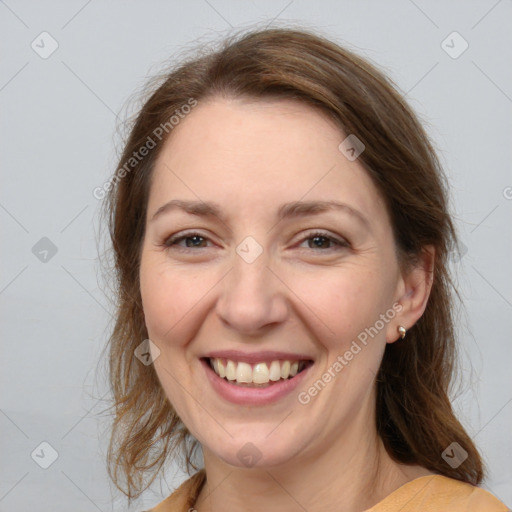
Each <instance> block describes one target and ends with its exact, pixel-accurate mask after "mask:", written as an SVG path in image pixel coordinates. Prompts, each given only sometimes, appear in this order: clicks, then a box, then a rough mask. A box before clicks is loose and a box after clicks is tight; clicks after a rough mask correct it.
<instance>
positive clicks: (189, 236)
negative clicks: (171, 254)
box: [162, 233, 208, 249]
mask: <svg viewBox="0 0 512 512" xmlns="http://www.w3.org/2000/svg"><path fill="white" fill-rule="evenodd" d="M207 242H208V238H206V237H205V236H203V235H201V234H199V233H185V234H181V235H173V236H171V237H169V238H167V239H166V240H165V242H164V243H163V244H162V245H164V246H165V247H173V246H178V247H181V248H183V249H193V248H198V249H203V248H205V247H208V246H207ZM183 243H184V244H183Z"/></svg>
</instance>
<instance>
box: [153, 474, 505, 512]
mask: <svg viewBox="0 0 512 512" xmlns="http://www.w3.org/2000/svg"><path fill="white" fill-rule="evenodd" d="M205 481H206V475H205V472H204V469H202V470H200V471H198V472H197V473H196V474H195V475H194V476H192V477H191V478H189V479H188V480H186V481H185V482H184V483H183V484H181V486H180V487H178V489H177V490H176V491H174V492H173V493H172V494H171V495H170V496H169V497H168V498H166V499H165V500H164V501H162V502H161V503H159V504H158V505H157V506H156V507H154V508H152V509H151V510H149V511H147V512H188V511H189V509H193V507H194V503H195V501H196V499H197V497H198V496H199V492H200V491H201V487H202V486H203V484H204V482H205ZM366 512H510V509H509V508H507V507H506V506H505V505H504V504H503V503H502V502H501V501H500V500H498V499H497V498H495V497H494V496H493V495H492V494H491V493H489V492H487V491H486V490H484V489H481V488H480V487H475V486H473V485H470V484H467V483H464V482H460V481H459V480H454V479H453V478H448V477H446V476H441V475H430V476H422V477H419V478H416V479H414V480H411V481H410V482H408V483H406V484H404V485H402V486H401V487H399V488H398V489H397V490H396V491H394V492H392V493H391V494H390V495H388V496H386V497H385V498H384V499H383V500H382V501H380V502H379V503H377V505H374V506H373V507H372V508H369V509H368V510H366Z"/></svg>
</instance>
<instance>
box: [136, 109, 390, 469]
mask: <svg viewBox="0 0 512 512" xmlns="http://www.w3.org/2000/svg"><path fill="white" fill-rule="evenodd" d="M345 137H346V135H344V134H343V133H341V131H340V130H339V128H337V127H336V126H335V125H334V124H333V123H332V122H331V121H330V120H328V119H327V118H326V117H324V116H323V115H322V114H320V113H318V112H317V111H315V110H313V109H312V108H310V107H308V106H306V105H303V104H301V103H296V102H293V101H254V102H249V101H242V100H233V99H229V100H228V99H214V100H209V101H207V102H203V103H201V102H200V103H199V105H198V106H197V107H196V108H195V109H194V110H193V111H192V112H191V113H190V114H189V115H188V116H187V117H186V118H185V119H184V120H183V121H181V124H180V125H178V126H177V127H175V128H174V130H173V132H172V136H171V138H169V139H168V140H167V142H166V145H165V146H164V148H163V151H162V153H161V154H160V156H159V159H158V161H157V164H156V167H155V169H154V175H153V182H152V185H151V190H150V196H149V202H148V209H147V222H146V233H145V238H144V242H143V247H142V257H141V267H140V282H141V294H142V300H143V308H144V314H145V320H146V326H147V329H148V334H149V338H150V339H151V340H152V341H153V343H154V344H155V345H156V346H157V347H158V349H159V350H160V354H159V355H158V357H156V359H155V361H154V365H155V370H156V372H157V374H158V377H159V380H160V382H161V385H162V387H163V389H164V390H165V393H166V395H167V396H168V398H169V400H170V402H171V404H172V405H173V407H174V409H175V410H176V412H177V414H178V415H179V416H180V418H181V419H182V421H183V422H184V424H185V425H186V426H187V428H188V429H189V430H190V432H191V433H192V434H193V435H194V436H195V437H196V438H197V439H198V440H199V441H200V443H201V444H202V446H203V449H204V450H205V454H206V453H208V454H210V455H211V456H216V457H218V458H220V459H222V460H223V461H224V462H227V463H229V464H232V465H235V466H243V465H252V464H256V465H257V466H276V465H279V464H286V463H288V462H295V461H297V460H300V459H306V458H307V457H311V456H314V455H315V454H317V453H318V451H321V450H326V449H330V448H332V446H333V445H335V444H336V442H338V441H337V440H339V439H340V438H343V435H344V434H346V435H347V436H348V435H352V434H351V433H353V432H356V431H357V432H364V431H365V430H366V431H367V430H368V428H369V427H368V426H369V425H374V421H372V419H373V418H374V411H373V408H374V400H375V386H374V384H375V375H376V373H377V371H378V367H379V364H380V361H381V358H382V355H383V351H384V347H385V344H386V341H388V342H391V341H394V340H395V339H397V338H398V334H397V332H396V328H397V321H398V320H397V319H398V318H399V310H400V306H399V305H397V300H398V299H399V297H400V271H399V266H398V262H397V258H396V253H395V245H394V240H393V235H392V229H391V225H390V221H389V217H388V214H387V211H386V208H385V205H384V202H383V199H382V198H381V196H380V194H379V193H378V191H377V189H376V188H375V186H374V185H373V183H372V181H371V179H370V177H369V176H368V174H367V173H366V171H365V170H364V169H363V167H362V166H361V164H360V163H359V162H358V161H357V159H356V160H354V161H350V160H349V159H347V158H346V156H345V155H344V154H343V153H342V152H341V151H340V150H339V149H338V146H339V145H340V143H341V142H342V141H343V140H344V139H345Z"/></svg>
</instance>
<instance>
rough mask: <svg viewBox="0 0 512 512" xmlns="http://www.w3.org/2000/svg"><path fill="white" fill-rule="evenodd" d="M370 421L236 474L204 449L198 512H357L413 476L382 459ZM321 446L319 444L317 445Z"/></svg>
mask: <svg viewBox="0 0 512 512" xmlns="http://www.w3.org/2000/svg"><path fill="white" fill-rule="evenodd" d="M374 425H375V420H374V418H368V417H363V416H361V418H360V419H359V421H355V422H353V423H352V425H351V426H350V427H349V428H347V429H345V431H344V432H343V433H336V435H333V436H332V439H326V438H325V437H324V438H323V439H321V440H319V441H318V444H317V445H316V446H315V447H314V449H308V451H307V453H306V451H303V452H302V453H299V454H298V455H296V456H295V457H293V459H291V460H290V461H288V462H287V463H285V464H280V465H278V466H272V467H267V468H238V467H234V466H231V465H229V464H226V463H225V462H223V461H222V460H221V459H220V458H218V457H217V456H216V455H215V454H213V453H212V452H211V451H209V450H207V449H204V461H205V470H206V475H207V481H206V483H205V485H204V486H203V489H202V491H201V493H200V495H199V497H198V499H197V500H196V503H195V509H196V510H197V512H206V511H211V512H216V511H221V510H240V511H244V512H253V511H254V512H256V511H258V512H260V511H261V510H266V511H268V512H273V511H276V512H277V511H279V512H288V511H290V512H291V511H294V512H296V511H297V510H307V511H308V512H320V511H321V512H327V511H331V510H333V511H334V510H336V511H337V512H361V511H362V510H366V509H367V508H370V507H372V506H374V505H375V504H376V503H378V502H379V501H381V500H382V499H384V498H385V497H386V496H387V495H388V494H390V493H391V492H393V491H394V490H396V489H397V488H398V487H400V486H401V485H403V484H405V483H406V482H408V481H410V480H411V479H413V478H414V477H416V476H421V475H422V474H426V473H425V472H422V471H421V469H420V470H419V471H418V469H417V468H414V467H408V466H403V465H400V464H398V463H396V462H394V461H393V460H392V459H391V458H390V457H389V455H388V454H387V452H386V450H385V449H384V446H383V444H382V441H381V440H380V438H379V437H378V435H377V432H376V430H375V427H374ZM320 443H321V444H320Z"/></svg>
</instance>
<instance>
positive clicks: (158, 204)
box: [106, 29, 506, 512]
mask: <svg viewBox="0 0 512 512" xmlns="http://www.w3.org/2000/svg"><path fill="white" fill-rule="evenodd" d="M191 98H192V99H193V101H194V105H195V106H194V109H193V110H191V111H190V112H189V113H188V114H187V116H184V117H183V118H182V119H181V120H180V122H179V123H178V124H177V125H176V126H174V127H173V129H172V131H170V132H169V133H168V134H167V136H165V137H162V138H161V140H160V139H159V140H158V141H156V142H155V147H153V148H152V149H151V151H149V152H148V153H147V155H146V156H145V158H144V159H142V160H141V161H140V162H138V164H137V166H136V167H135V168H134V169H133V170H131V171H130V173H127V174H126V175H125V176H124V177H123V179H121V180H116V181H115V186H114V187H112V188H111V189H110V191H109V195H108V202H107V203H106V209H107V212H108V215H109V227H110V233H111V238H112V244H113V248H114V256H115V265H116V279H117V286H118V289H117V291H118V298H119V302H118V312H117V319H116V324H115V327H114V330H113V333H112V336H111V339H110V378H111V385H112V390H113V394H114V410H115V417H114V424H113V429H112V437H111V442H110V447H109V453H108V459H109V471H110V475H111V477H112V479H113V481H114V482H115V483H116V485H118V487H119V488H120V489H121V490H123V492H125V493H126V494H127V496H128V497H129V498H130V499H131V498H133V497H136V496H138V495H140V493H141V492H142V491H143V490H144V489H146V488H147V487H148V485H149V484H150V483H151V482H152V481H153V480H154V478H155V477H156V476H157V475H158V472H159V471H160V469H161V468H162V466H163V465H164V463H165V462H166V460H167V459H168V458H172V460H173V461H178V460H180V456H181V455H183V456H184V460H185V462H186V467H187V470H188V471H189V473H191V472H192V470H198V469H199V463H198V462H197V459H196V457H195V456H196V455H197V453H196V451H195V450H196V449H197V448H200V450H201V452H202V455H203V458H204V468H201V469H199V471H197V472H196V474H195V475H193V476H192V477H191V478H190V479H189V480H187V481H186V482H185V483H184V484H183V485H182V486H181V487H180V489H178V490H177V491H176V492H175V493H173V494H172V495H171V496H170V497H168V498H167V499H166V500H164V501H163V502H161V503H160V504H159V505H157V506H155V508H154V509H153V510H154V511H156V512H165V511H174V510H176V511H181V510H184V511H186V510H189V509H190V508H194V509H195V510H197V511H199V512H202V511H204V510H245V511H251V510H262V509H263V510H270V511H272V510H276V511H287V510H290V511H292V510H298V509H301V510H308V511H309V512H315V511H319V510H322V511H325V510H334V509H336V510H337V511H347V512H348V511H351V512H356V511H363V510H371V511H372V512H386V511H388V512H389V511H398V510H402V511H405V510H416V511H430V510H448V509H449V510H450V511H452V512H454V511H458V510H472V511H484V510H485V511H502V510H503V511H505V510H506V507H505V506H504V505H503V504H501V503H500V502H499V501H498V500H497V499H496V498H494V497H493V496H492V495H491V494H489V493H487V492H486V491H484V490H483V489H481V488H479V487H477V486H478V484H479V483H481V481H482V478H483V476H484V470H483V467H482V462H481V459H480V456H479V454H478V451H477V449H476V448H475V446H474V444H473V442H472V441H471V439H470V438H469V437H468V435H467V433H466V432H465V430H464V428H463V427H462V426H461V424H460V423H459V422H458V421H457V419H456V418H455V416H454V414H453V411H452V407H451V405H450V401H449V398H448V389H449V385H450V382H451V380H452V377H453V375H454V374H453V368H454V357H455V355H454V354H455V340H454V327H453V320H452V307H453V306H452V290H451V284H450V278H449V274H448V270H447V257H448V255H449V253H450V251H451V250H453V249H454V247H456V239H455V233H454V229H453V225H452V222H451V219H450V216H449V214H448V211H447V198H446V191H445V185H444V178H443V175H442V172H441V169H440V166H439V163H438V160H437V158H436V155H435V153H434V151H433V149H432V146H431V144H430V143H429V141H428V138H427V136H426V135H425V133H424V130H423V129H422V127H421V125H420V124H419V123H418V121H417V119H416V118H415V116H414V114H413V113H412V111H411V110H410V109H409V107H408V106H407V105H406V104H405V102H404V100H403V98H402V97H401V96H400V95H399V94H398V92H396V90H395V88H394V87H393V85H392V83H391V82H390V81H389V80H388V79H387V78H385V77H384V76H383V75H382V74H381V73H380V72H379V71H378V70H377V69H375V68H374V67H373V66H371V65H370V64H369V63H368V62H366V61H365V60H363V59H361V58H360V57H358V56H356V55H355V54H353V53H351V52H349V51H347V50H345V49H343V48H341V47H339V46H337V45H336V44H334V43H333V42H330V41H328V40H326V39H324V38H322V37H320V36H318V35H315V34H312V33H309V32H305V31H297V30H286V29H270V30H262V31H256V32H250V33H246V34H242V35H239V36H235V37H232V38H230V39H229V40H226V41H225V42H224V43H223V45H222V47H221V48H219V49H217V50H212V51H210V52H206V53H205V52H203V54H202V55H200V56H198V57H197V58H193V59H190V60H188V61H186V62H184V63H180V64H179V65H178V66H177V67H176V68H175V69H173V70H172V71H171V72H169V74H168V75H167V76H166V78H165V80H164V81H163V83H162V84H161V85H160V86H159V87H158V88H157V89H156V90H155V91H154V92H153V94H152V95H151V97H150V98H149V100H147V102H146V103H145V104H144V106H143V107H142V109H141V111H140V113H139V115H138V117H137V119H136V120H135V123H134V126H133V128H132V131H131V134H130V136H129V139H128V141H127V143H126V146H125V150H124V153H123V155H122V157H121V160H120V166H122V165H123V162H125V161H127V160H128V159H129V158H130V155H131V154H132V153H133V152H134V151H136V150H137V148H140V147H141V145H143V144H144V141H146V140H148V137H149V136H150V135H151V133H152V132H153V131H154V130H155V128H156V127H159V126H161V125H162V123H164V122H165V120H166V119H169V117H170V116H171V115H172V113H173V112H175V111H177V110H179V109H180V107H181V106H183V105H187V104H190V102H191ZM148 340H151V341H148ZM141 347H143V350H142V351H143V352H145V353H146V356H149V355H150V356H151V357H150V360H149V362H150V363H152V364H148V360H147V359H146V360H144V361H142V358H140V357H136V356H140V353H141ZM147 475H149V476H151V478H149V479H147V478H146V477H147Z"/></svg>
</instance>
